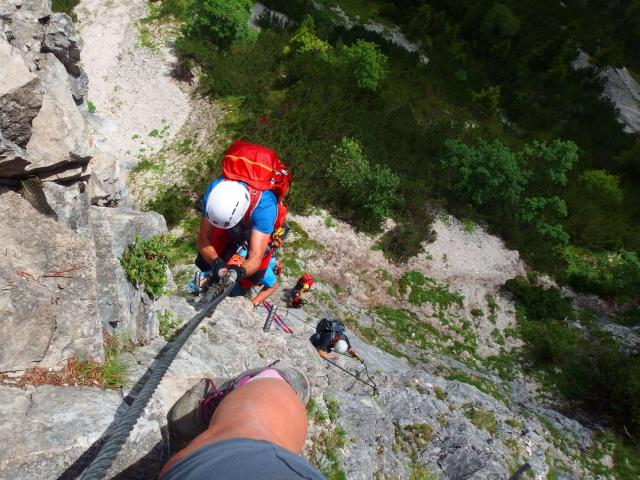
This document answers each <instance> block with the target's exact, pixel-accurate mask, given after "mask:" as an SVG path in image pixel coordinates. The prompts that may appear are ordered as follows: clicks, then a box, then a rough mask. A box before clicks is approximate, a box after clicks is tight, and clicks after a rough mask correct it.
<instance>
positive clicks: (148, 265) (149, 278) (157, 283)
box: [120, 236, 169, 298]
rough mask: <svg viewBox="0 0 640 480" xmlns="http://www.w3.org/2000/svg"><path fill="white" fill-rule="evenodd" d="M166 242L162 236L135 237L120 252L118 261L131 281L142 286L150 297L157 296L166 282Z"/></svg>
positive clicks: (167, 261) (162, 290)
mask: <svg viewBox="0 0 640 480" xmlns="http://www.w3.org/2000/svg"><path fill="white" fill-rule="evenodd" d="M166 251H167V242H166V240H165V238H164V237H163V236H156V237H152V238H150V239H148V240H140V238H139V237H136V238H135V240H134V242H133V243H132V244H131V245H129V247H128V248H127V250H126V251H125V252H124V253H123V254H122V257H121V258H120V263H121V264H122V268H123V269H124V271H125V273H126V274H127V278H128V279H129V281H130V282H131V283H133V284H134V285H136V286H137V287H138V286H143V287H144V289H145V291H146V292H147V293H148V294H149V295H150V296H151V297H152V298H158V297H159V296H160V295H162V293H163V292H164V288H165V286H166V284H167V273H166V268H167V266H168V265H169V257H168V255H167V252H166Z"/></svg>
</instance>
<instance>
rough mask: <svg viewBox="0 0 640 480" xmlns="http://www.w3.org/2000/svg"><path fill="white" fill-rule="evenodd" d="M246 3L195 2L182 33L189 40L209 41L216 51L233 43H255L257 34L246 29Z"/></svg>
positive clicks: (234, 0) (228, 0) (248, 13)
mask: <svg viewBox="0 0 640 480" xmlns="http://www.w3.org/2000/svg"><path fill="white" fill-rule="evenodd" d="M252 6H253V2H251V1H250V0H198V1H194V2H191V3H190V4H189V6H188V8H187V14H186V17H187V22H186V23H185V24H184V25H183V27H182V33H183V34H184V35H185V36H186V37H189V38H193V39H197V40H201V41H202V40H203V41H209V42H212V43H214V44H215V45H216V46H217V47H218V48H220V49H223V50H224V49H227V48H229V47H231V45H233V44H234V43H236V42H240V41H250V40H252V39H255V37H256V36H257V32H256V30H255V29H253V28H252V27H251V26H250V25H249V20H250V18H251V7H252Z"/></svg>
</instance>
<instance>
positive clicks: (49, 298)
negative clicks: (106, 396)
mask: <svg viewBox="0 0 640 480" xmlns="http://www.w3.org/2000/svg"><path fill="white" fill-rule="evenodd" d="M0 245H2V249H3V251H2V252H1V253H2V255H3V256H4V258H3V261H2V262H0V283H1V285H0V290H2V291H3V292H4V293H3V295H2V297H1V299H0V318H2V319H3V332H2V333H3V334H2V336H1V337H0V371H13V370H24V369H26V368H29V367H32V366H43V367H56V368H59V367H60V363H59V362H61V361H63V360H65V359H66V358H68V357H69V356H71V355H73V354H75V353H77V354H82V355H84V356H86V357H87V358H95V359H101V358H103V346H102V331H101V329H100V323H99V321H98V315H97V312H96V282H95V260H94V256H95V251H94V247H93V242H91V241H90V240H88V239H85V238H82V237H80V236H78V235H77V234H76V233H74V232H73V231H71V230H69V229H68V228H67V227H65V226H64V225H62V224H60V223H58V222H56V221H54V220H51V219H49V218H47V217H44V216H43V215H41V214H40V213H38V211H37V210H35V209H34V208H33V207H32V206H31V205H30V204H29V203H28V202H27V201H26V200H24V199H23V198H21V197H20V196H19V195H18V194H16V193H14V192H10V191H9V192H5V193H3V194H1V195H0ZM67 269H69V270H68V272H67V273H63V274H60V275H62V276H61V277H55V276H54V277H47V276H45V275H51V274H53V273H55V272H60V271H63V270H67ZM65 277H67V278H65Z"/></svg>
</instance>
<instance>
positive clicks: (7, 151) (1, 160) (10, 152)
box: [0, 133, 29, 177]
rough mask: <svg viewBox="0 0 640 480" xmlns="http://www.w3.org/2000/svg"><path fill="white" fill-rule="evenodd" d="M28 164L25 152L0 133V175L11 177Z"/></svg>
mask: <svg viewBox="0 0 640 480" xmlns="http://www.w3.org/2000/svg"><path fill="white" fill-rule="evenodd" d="M27 165H29V161H28V160H27V152H25V151H24V149H22V148H20V147H19V146H18V145H16V144H15V143H13V142H10V141H9V140H6V139H5V138H4V137H3V136H2V133H0V177H11V176H13V175H15V174H17V173H19V172H22V171H23V170H24V169H25V167H26V166H27Z"/></svg>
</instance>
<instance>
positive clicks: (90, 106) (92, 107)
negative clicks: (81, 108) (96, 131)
mask: <svg viewBox="0 0 640 480" xmlns="http://www.w3.org/2000/svg"><path fill="white" fill-rule="evenodd" d="M87 111H88V112H89V113H96V111H97V110H96V106H95V105H94V104H93V102H92V101H91V100H87Z"/></svg>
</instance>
